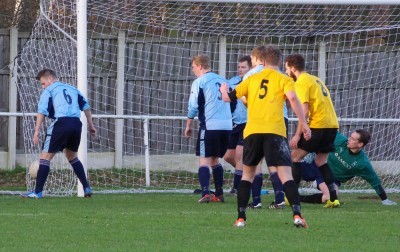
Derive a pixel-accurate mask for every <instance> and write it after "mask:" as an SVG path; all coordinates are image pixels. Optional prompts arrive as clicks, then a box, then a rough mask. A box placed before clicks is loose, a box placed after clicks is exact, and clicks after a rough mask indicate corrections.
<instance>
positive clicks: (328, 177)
mask: <svg viewBox="0 0 400 252" xmlns="http://www.w3.org/2000/svg"><path fill="white" fill-rule="evenodd" d="M318 168H319V170H320V172H321V175H322V177H323V178H324V181H325V183H326V184H327V185H328V189H329V194H330V200H331V201H332V202H333V201H335V200H337V198H338V197H337V194H336V189H335V184H334V179H333V174H332V171H331V168H329V166H328V164H327V163H325V164H323V165H321V166H320V167H318Z"/></svg>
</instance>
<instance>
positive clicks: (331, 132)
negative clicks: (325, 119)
mask: <svg viewBox="0 0 400 252" xmlns="http://www.w3.org/2000/svg"><path fill="white" fill-rule="evenodd" d="M336 133H337V129H314V128H313V129H311V139H309V140H307V141H306V140H305V139H304V136H303V134H301V137H300V140H299V143H298V144H297V147H298V148H300V149H302V150H305V151H307V152H308V153H310V152H315V153H316V154H318V153H329V152H332V151H334V150H335V146H334V142H335V138H336Z"/></svg>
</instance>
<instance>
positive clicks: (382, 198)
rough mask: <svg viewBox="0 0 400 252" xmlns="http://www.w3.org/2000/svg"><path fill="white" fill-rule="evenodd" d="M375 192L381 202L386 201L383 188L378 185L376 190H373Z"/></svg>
mask: <svg viewBox="0 0 400 252" xmlns="http://www.w3.org/2000/svg"><path fill="white" fill-rule="evenodd" d="M375 191H376V193H377V194H378V195H379V198H381V200H387V195H386V192H385V189H383V187H382V186H381V185H379V186H378V187H377V188H375Z"/></svg>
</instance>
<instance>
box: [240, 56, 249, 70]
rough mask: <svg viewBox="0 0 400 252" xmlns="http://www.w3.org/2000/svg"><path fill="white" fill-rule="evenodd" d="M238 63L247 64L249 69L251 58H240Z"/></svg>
mask: <svg viewBox="0 0 400 252" xmlns="http://www.w3.org/2000/svg"><path fill="white" fill-rule="evenodd" d="M238 61H239V62H240V63H241V62H245V61H246V62H247V65H248V66H249V67H250V68H251V57H250V56H249V55H246V56H242V57H240V58H239V60H238Z"/></svg>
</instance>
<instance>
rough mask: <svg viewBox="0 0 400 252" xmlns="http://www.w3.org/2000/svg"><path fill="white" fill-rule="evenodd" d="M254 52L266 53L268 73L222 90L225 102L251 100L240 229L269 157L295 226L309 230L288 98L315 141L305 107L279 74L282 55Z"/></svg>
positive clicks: (274, 51) (239, 197)
mask: <svg viewBox="0 0 400 252" xmlns="http://www.w3.org/2000/svg"><path fill="white" fill-rule="evenodd" d="M254 50H257V51H262V53H261V54H260V57H261V59H262V62H264V64H263V65H264V68H265V69H264V70H262V71H261V72H259V73H256V74H254V75H251V76H250V77H249V78H247V79H246V80H244V81H243V82H241V83H240V84H239V85H238V86H237V87H236V89H234V90H233V91H232V92H229V93H228V91H229V87H228V85H226V84H223V85H222V86H221V89H220V91H221V93H222V99H223V100H224V101H226V102H230V101H232V100H236V99H238V98H240V97H242V96H245V97H246V100H247V124H246V127H245V129H244V133H243V137H244V146H243V148H244V150H243V176H242V180H241V182H240V184H239V188H238V194H237V204H238V208H237V211H238V218H237V220H236V223H235V226H236V227H243V226H245V225H246V207H247V204H248V201H249V198H250V189H251V183H252V182H253V179H254V175H255V171H256V166H257V165H258V163H259V162H260V160H261V159H262V158H263V157H265V160H266V163H267V165H268V167H271V166H272V167H275V168H276V169H277V171H278V176H279V178H280V180H281V181H282V183H283V184H284V190H285V193H286V197H287V198H288V200H289V202H290V205H291V207H292V210H293V223H294V225H295V226H296V227H304V228H306V227H307V223H306V221H305V220H304V218H303V217H302V216H301V213H300V210H301V209H300V198H299V192H298V190H297V186H296V183H295V182H294V181H293V177H292V168H291V166H292V161H291V158H290V150H289V146H288V143H287V141H286V126H285V121H284V118H283V109H282V108H283V103H284V102H285V97H286V99H288V100H289V101H290V104H291V106H292V109H293V111H294V112H295V114H296V116H297V117H298V118H299V125H300V129H301V131H302V132H303V135H304V138H305V139H309V138H310V137H311V132H310V128H309V127H308V125H307V122H306V120H305V116H304V114H303V110H302V108H301V104H300V102H299V100H298V98H297V96H296V93H295V91H294V82H293V80H292V79H291V78H289V77H288V76H286V75H284V74H282V73H281V72H280V71H279V64H280V63H281V59H282V53H281V51H280V50H279V49H277V48H274V47H271V46H268V47H266V46H261V47H257V48H255V49H254Z"/></svg>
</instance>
